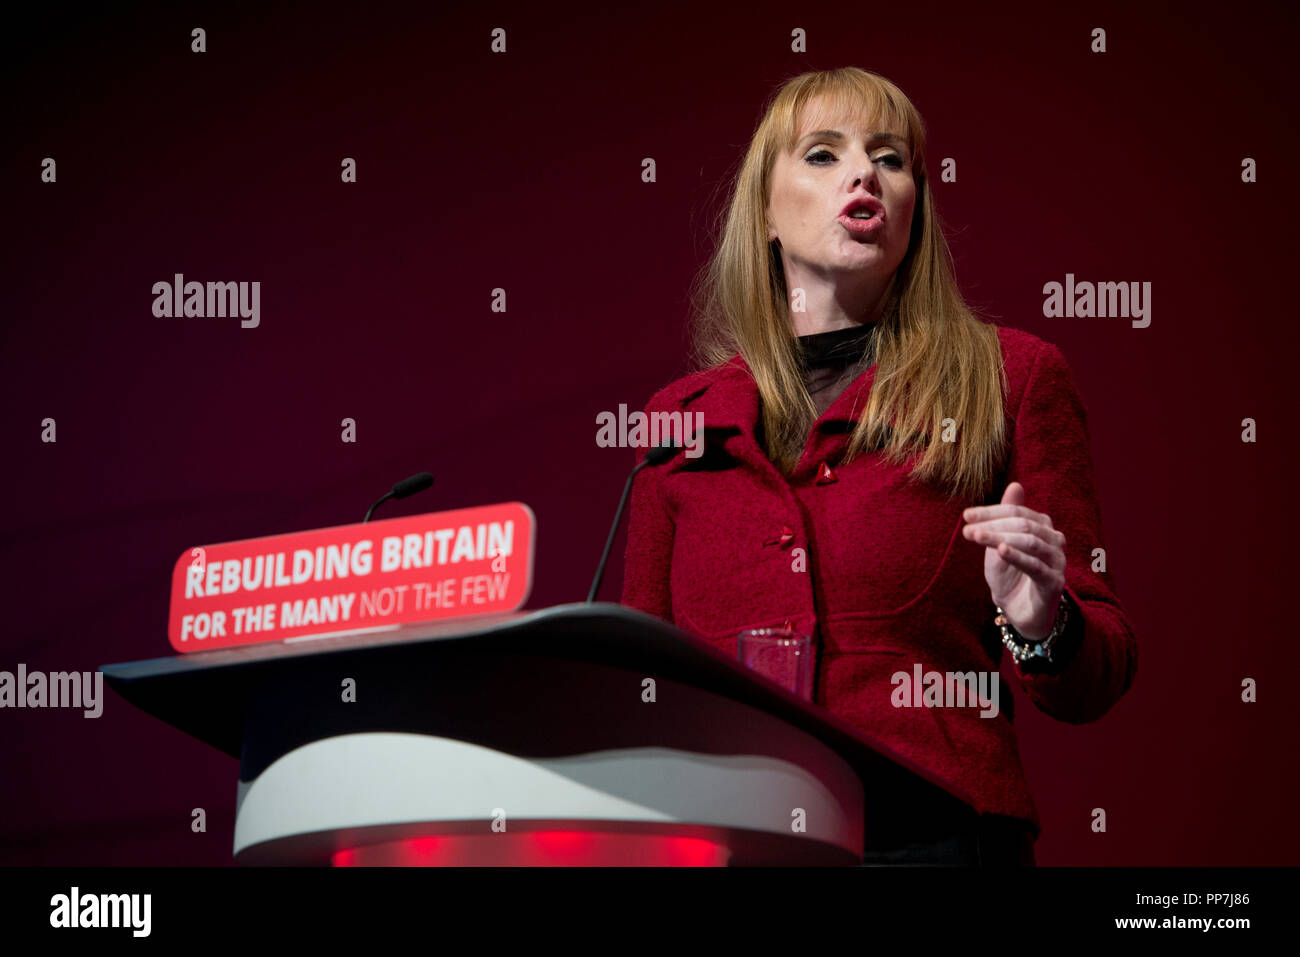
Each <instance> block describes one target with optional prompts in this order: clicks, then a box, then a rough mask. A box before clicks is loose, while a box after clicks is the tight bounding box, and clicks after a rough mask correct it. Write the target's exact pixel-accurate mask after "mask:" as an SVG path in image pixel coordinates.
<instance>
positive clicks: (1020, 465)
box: [622, 327, 1137, 827]
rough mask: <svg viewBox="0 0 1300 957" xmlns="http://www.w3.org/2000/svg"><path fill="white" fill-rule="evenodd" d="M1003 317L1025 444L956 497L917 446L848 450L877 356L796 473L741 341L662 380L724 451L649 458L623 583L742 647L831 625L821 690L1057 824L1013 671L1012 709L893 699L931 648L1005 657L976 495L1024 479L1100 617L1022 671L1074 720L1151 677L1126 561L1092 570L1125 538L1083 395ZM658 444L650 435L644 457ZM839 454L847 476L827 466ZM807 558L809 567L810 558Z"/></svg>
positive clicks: (654, 400)
mask: <svg viewBox="0 0 1300 957" xmlns="http://www.w3.org/2000/svg"><path fill="white" fill-rule="evenodd" d="M998 334H999V338H1000V340H1001V343H1002V355H1003V360H1004V362H1005V365H1006V371H1007V380H1008V385H1009V392H1008V395H1007V396H1006V398H1005V409H1006V415H1007V420H1008V421H1007V424H1008V429H1009V432H1008V434H1009V435H1010V437H1011V444H1010V454H1009V456H1008V459H1007V461H1006V463H1005V468H1004V470H1003V472H1002V474H1001V476H1000V478H999V481H998V485H997V494H996V496H995V497H992V498H989V499H987V500H986V501H985V502H974V501H961V500H959V499H953V500H952V501H951V502H945V501H944V498H943V495H942V493H940V492H936V491H932V490H927V489H926V488H925V487H923V486H920V485H913V486H907V485H905V484H904V483H903V477H904V475H905V474H906V468H907V466H905V465H900V466H888V465H886V464H885V463H884V461H883V459H882V457H881V456H880V455H879V454H878V453H860V454H859V455H858V457H857V458H856V459H854V460H853V461H852V462H851V463H849V464H841V461H840V460H841V458H842V455H843V453H844V451H845V449H846V448H847V446H848V440H849V434H848V431H849V430H850V429H851V424H852V423H853V422H855V421H856V414H857V410H859V409H862V408H864V407H865V404H866V397H867V394H868V390H869V389H870V388H871V382H872V380H873V379H874V377H875V372H876V368H875V366H874V365H873V366H872V367H870V368H869V369H867V371H866V372H864V373H863V374H862V375H860V376H859V377H858V378H857V379H856V380H854V381H853V382H852V383H851V384H850V385H849V387H848V388H847V389H845V391H844V392H843V393H842V394H841V395H840V396H839V397H838V398H837V399H836V400H835V402H834V403H833V404H832V405H831V406H830V408H828V409H827V410H826V412H825V413H824V414H823V415H822V416H821V417H820V418H819V419H818V420H817V422H816V424H815V425H814V426H813V429H812V432H811V434H810V438H809V440H808V443H807V445H806V446H805V448H804V451H803V455H802V458H801V459H800V462H799V466H798V468H797V469H796V471H795V472H794V474H793V475H792V476H790V478H789V479H788V480H787V479H786V478H785V477H784V476H782V475H781V473H780V472H779V471H778V470H777V469H776V467H775V466H774V465H772V463H771V462H770V461H769V459H768V458H767V456H766V455H764V453H763V451H762V449H761V448H760V447H759V445H758V443H757V441H756V439H755V437H754V430H755V426H756V425H757V423H758V421H759V407H758V398H759V397H758V389H757V387H756V386H755V384H754V382H753V379H752V376H751V375H750V371H749V366H748V364H747V363H746V362H745V361H744V359H743V358H741V357H740V356H739V355H737V356H734V357H733V358H732V359H731V361H730V362H728V363H726V364H724V365H722V366H720V367H717V368H714V369H710V370H708V371H705V372H700V373H693V374H691V375H688V376H685V377H683V378H681V379H678V380H677V381H675V382H673V383H671V384H669V385H668V386H666V387H665V388H663V389H661V390H660V391H659V392H656V393H655V394H654V395H653V396H652V397H651V398H650V401H649V402H648V403H647V405H646V408H645V411H646V412H647V414H649V413H653V412H674V411H678V412H690V413H696V412H698V413H701V414H702V420H701V422H702V425H703V427H704V435H705V453H704V454H703V455H702V456H700V457H698V458H691V457H688V456H686V455H685V454H684V453H678V454H677V455H676V456H675V457H674V458H673V459H672V460H671V461H669V462H668V463H667V464H666V465H660V466H650V467H648V468H646V469H644V470H643V471H642V472H641V473H640V474H638V476H637V478H636V480H635V482H634V485H633V492H632V501H631V514H630V518H629V531H628V544H627V553H626V565H625V572H624V583H623V597H622V602H623V604H625V605H629V606H631V607H633V608H638V609H640V610H642V611H645V612H647V613H649V614H652V615H655V616H657V617H659V618H662V619H664V620H665V621H667V622H670V623H672V624H675V625H676V626H677V627H678V628H681V629H682V630H683V631H686V632H688V633H690V634H692V635H694V636H696V637H698V638H702V639H704V640H706V641H709V642H710V643H713V644H715V645H716V646H717V647H719V648H720V649H722V650H724V651H725V652H727V653H728V654H732V655H734V654H735V653H736V633H737V632H739V631H741V630H742V629H744V628H749V627H761V626H766V625H780V624H783V623H784V622H786V621H790V622H791V623H793V624H794V625H795V626H796V627H797V628H798V629H799V630H800V631H802V632H804V633H805V634H810V635H813V636H814V639H815V640H816V641H817V642H818V646H819V651H818V658H817V678H816V689H817V690H816V693H815V701H816V703H817V704H820V705H821V706H823V707H825V708H826V709H827V710H829V711H831V712H833V713H835V714H837V715H839V716H840V717H842V718H843V719H845V720H846V721H847V722H848V723H850V724H852V725H854V726H855V727H857V728H859V729H860V730H861V731H862V732H864V733H865V734H866V735H867V736H868V737H869V738H870V739H872V740H875V741H878V742H881V743H882V744H885V745H887V746H888V748H889V749H891V750H892V751H894V752H895V753H897V754H899V755H901V756H903V757H905V758H907V759H909V760H911V761H913V762H914V763H915V764H917V765H919V766H920V767H922V768H924V769H927V770H929V771H930V772H932V773H933V775H934V776H935V777H936V778H937V779H939V780H941V781H948V782H951V783H952V784H953V785H955V788H954V790H955V793H959V794H962V793H964V794H965V795H966V796H968V797H969V798H970V799H971V800H973V801H974V803H975V805H976V810H977V811H979V812H981V813H996V814H1005V815H1010V816H1013V817H1019V818H1024V819H1026V820H1029V821H1032V822H1033V824H1034V826H1035V827H1038V826H1039V819H1038V813H1037V810H1036V808H1035V807H1034V802H1033V799H1032V797H1031V796H1030V793H1029V788H1028V784H1027V782H1026V780H1025V774H1024V770H1023V768H1022V766H1021V760H1020V753H1019V749H1018V747H1017V744H1016V735H1015V731H1014V728H1013V725H1012V720H1011V707H1012V705H1011V702H1012V696H1011V693H1010V690H1009V689H1008V688H1007V687H1006V686H1005V685H1003V686H1002V687H1001V688H1000V691H999V713H998V715H997V716H996V717H981V716H980V713H979V711H980V709H979V708H978V707H966V708H960V707H958V708H926V707H919V708H895V707H894V706H893V705H892V704H891V695H892V693H893V692H894V690H895V687H896V686H895V684H894V683H892V682H891V680H890V679H891V675H893V674H894V673H895V672H897V671H906V672H912V671H913V667H914V664H915V663H920V664H921V665H922V666H923V671H927V672H928V671H931V670H936V671H940V672H948V671H960V672H966V671H994V672H995V671H997V670H998V669H999V665H1000V662H1001V660H1002V655H1003V650H1004V649H1003V646H1002V644H1001V641H1000V634H999V632H998V629H997V626H996V625H994V624H993V617H994V615H995V614H996V611H995V606H994V604H993V599H992V596H991V595H990V593H989V587H988V584H987V582H986V581H985V580H984V549H985V546H984V545H982V544H979V543H976V542H972V541H968V540H966V539H965V538H964V537H963V536H962V534H961V528H962V525H963V524H964V522H963V520H962V517H961V513H962V510H963V509H964V508H966V507H968V506H970V505H979V504H995V503H997V502H998V501H1000V500H1001V497H1002V490H1003V489H1004V488H1005V487H1006V485H1007V484H1008V483H1010V482H1012V481H1019V482H1020V483H1021V484H1022V485H1023V486H1024V488H1025V502H1026V505H1027V506H1028V507H1030V508H1032V509H1034V510H1036V511H1040V512H1045V513H1046V514H1048V515H1050V516H1051V518H1052V523H1053V525H1054V526H1055V527H1056V528H1057V529H1058V530H1059V531H1061V532H1063V533H1064V534H1065V537H1066V545H1065V552H1066V560H1067V564H1066V571H1065V580H1066V590H1067V591H1068V592H1069V594H1070V597H1071V598H1072V599H1074V601H1075V603H1076V604H1077V605H1078V607H1079V608H1080V609H1082V612H1083V626H1084V627H1083V630H1082V638H1081V641H1080V643H1079V644H1078V645H1077V651H1076V653H1075V654H1074V655H1073V657H1071V658H1070V659H1069V662H1068V664H1067V665H1066V666H1065V668H1064V669H1063V670H1062V671H1061V672H1060V673H1059V674H1023V673H1021V672H1020V671H1019V670H1015V674H1016V676H1017V680H1019V681H1020V683H1021V686H1022V687H1023V688H1024V690H1025V691H1026V693H1027V694H1028V697H1029V698H1030V700H1032V701H1033V702H1034V704H1035V705H1036V706H1037V707H1038V708H1039V709H1041V710H1042V711H1044V712H1046V713H1047V714H1049V715H1051V716H1052V717H1054V718H1057V719H1059V720H1062V721H1068V722H1072V723H1082V722H1086V721H1094V720H1096V719H1097V718H1100V717H1101V716H1102V715H1103V714H1105V713H1106V711H1107V710H1108V709H1109V708H1110V707H1111V705H1113V704H1114V703H1115V702H1116V701H1117V700H1119V698H1120V697H1121V696H1122V695H1123V694H1124V692H1125V691H1126V690H1127V689H1128V687H1129V685H1130V684H1131V683H1132V681H1133V675H1134V672H1135V670H1136V667H1137V646H1136V642H1135V639H1134V635H1133V629H1132V627H1131V625H1130V624H1129V621H1128V618H1127V617H1126V616H1125V613H1124V610H1123V609H1122V608H1121V607H1120V603H1119V600H1118V598H1117V597H1116V594H1115V588H1114V581H1113V578H1112V576H1111V575H1110V573H1109V572H1096V571H1093V570H1092V568H1093V563H1094V558H1093V550H1094V549H1097V548H1105V546H1106V541H1105V538H1104V536H1103V535H1102V528H1101V514H1100V510H1099V508H1098V505H1097V498H1096V493H1095V490H1094V487H1093V470H1092V460H1091V454H1090V451H1089V438H1088V429H1087V422H1086V410H1085V407H1084V404H1083V401H1082V399H1081V398H1080V396H1079V392H1078V389H1077V387H1076V386H1075V384H1074V381H1073V378H1072V376H1071V374H1070V371H1069V367H1068V366H1067V365H1066V361H1065V357H1064V355H1063V354H1062V353H1061V351H1060V350H1059V349H1058V348H1057V347H1056V346H1054V345H1051V344H1050V343H1047V342H1045V341H1043V340H1042V339H1040V338H1038V337H1037V336H1034V335H1031V334H1029V333H1027V332H1022V331H1020V330H1016V329H1010V328H1005V327H999V328H998ZM694 418H695V417H694V416H693V415H692V416H691V419H692V420H694ZM688 421H689V420H688ZM846 422H847V423H849V424H848V425H846V424H845V423H846ZM645 452H646V448H645V447H644V446H643V447H640V448H638V449H637V450H636V460H637V461H638V462H639V461H640V460H641V459H642V458H643V457H644V455H645ZM913 461H914V460H913ZM822 463H827V464H828V465H829V466H830V468H831V471H832V478H833V480H831V481H826V477H825V476H823V479H822V481H820V482H819V481H818V472H819V467H820V466H821V465H822ZM908 464H909V465H910V464H911V463H910V462H909V463H908ZM796 549H803V555H805V556H806V557H805V559H804V560H803V561H802V562H799V561H797V560H796V559H798V558H799V555H800V553H799V552H796ZM801 565H802V566H803V567H806V571H802V570H795V569H797V568H799V567H800V566H801ZM1013 668H1014V666H1013Z"/></svg>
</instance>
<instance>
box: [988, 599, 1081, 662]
mask: <svg viewBox="0 0 1300 957" xmlns="http://www.w3.org/2000/svg"><path fill="white" fill-rule="evenodd" d="M1069 603H1070V596H1069V595H1068V594H1067V593H1066V592H1064V591H1062V592H1061V601H1060V603H1059V604H1058V605H1057V606H1056V620H1055V621H1054V622H1053V623H1052V631H1051V633H1050V634H1048V635H1046V636H1044V637H1042V638H1038V639H1034V638H1026V637H1025V636H1024V635H1022V634H1020V632H1018V631H1016V629H1015V626H1014V625H1012V624H1011V619H1009V618H1007V616H1006V613H1005V612H1004V611H1003V610H1002V607H1001V606H1000V605H995V606H994V607H995V608H997V610H998V613H997V617H995V618H994V619H993V623H994V624H995V625H997V626H998V629H999V630H1000V631H1001V632H1002V644H1004V645H1006V647H1007V650H1008V651H1010V652H1011V658H1012V660H1013V661H1015V663H1016V664H1018V665H1023V664H1024V663H1025V662H1026V661H1032V660H1035V659H1037V660H1040V661H1045V662H1047V663H1048V664H1056V659H1055V658H1054V657H1052V648H1053V646H1054V645H1055V644H1056V640H1057V639H1058V638H1060V637H1061V635H1063V634H1064V633H1065V626H1066V623H1067V622H1068V621H1069V620H1070V610H1069V607H1068V606H1069Z"/></svg>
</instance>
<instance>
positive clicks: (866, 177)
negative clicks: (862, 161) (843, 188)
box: [849, 161, 878, 193]
mask: <svg viewBox="0 0 1300 957" xmlns="http://www.w3.org/2000/svg"><path fill="white" fill-rule="evenodd" d="M877 185H878V184H877V183H876V166H875V164H874V163H872V162H870V161H868V162H867V165H866V166H863V167H861V172H859V173H858V174H857V175H856V176H854V177H853V182H852V183H851V184H850V185H849V192H852V191H853V190H855V189H857V188H858V187H859V186H865V187H866V189H867V192H869V193H874V192H876V186H877Z"/></svg>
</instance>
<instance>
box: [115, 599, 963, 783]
mask: <svg viewBox="0 0 1300 957" xmlns="http://www.w3.org/2000/svg"><path fill="white" fill-rule="evenodd" d="M448 653H455V654H465V653H471V654H485V655H501V654H526V655H531V656H540V657H543V658H550V659H555V660H557V661H565V660H568V661H584V662H590V663H594V664H602V665H607V666H610V667H615V668H622V669H625V670H629V671H635V672H644V673H652V674H655V675H659V676H662V677H664V678H667V679H669V680H673V681H678V682H682V683H685V684H689V685H693V686H695V687H699V688H703V689H706V690H708V691H710V692H712V693H715V694H720V695H724V696H726V697H728V698H731V699H733V700H736V701H739V702H742V703H744V704H747V705H750V706H752V707H754V708H758V709H760V710H763V711H766V712H767V713H769V714H772V715H774V716H776V717H778V718H781V719H782V720H784V721H786V722H788V723H789V724H791V725H793V726H795V727H798V728H800V729H801V730H803V731H805V732H806V733H808V734H810V735H812V736H814V737H816V738H817V739H819V740H821V741H822V742H823V743H825V744H826V745H828V746H829V747H831V748H833V749H834V750H835V751H836V752H837V753H839V754H840V755H841V757H843V758H844V759H845V760H846V761H848V762H849V763H850V764H851V765H852V766H853V767H854V768H855V770H856V771H857V772H858V773H859V775H860V776H862V777H863V780H864V782H866V781H868V780H869V779H874V780H876V781H877V783H881V784H883V783H884V782H885V781H886V780H888V779H893V780H897V779H898V778H899V777H900V775H901V776H902V777H905V778H908V779H911V783H912V784H913V785H915V784H920V783H921V782H924V783H925V784H928V785H931V786H932V787H933V788H936V789H938V790H941V791H943V792H945V794H946V795H947V796H950V797H955V798H957V799H958V800H960V801H962V802H963V803H965V804H967V805H972V806H973V802H972V801H971V800H970V799H969V798H968V797H967V796H966V795H963V794H961V793H959V792H957V791H954V789H953V788H952V786H951V785H950V784H949V783H947V782H944V781H941V780H939V779H938V778H937V777H935V776H934V775H932V774H931V773H930V772H929V771H928V770H926V769H923V768H921V767H919V766H917V765H915V764H914V763H912V762H910V761H908V760H907V759H905V758H902V757H901V756H899V755H897V754H895V753H893V752H892V751H891V749H890V748H889V747H888V746H887V745H885V744H883V743H881V742H876V741H873V740H871V738H870V737H869V736H868V735H865V734H863V733H862V732H860V731H859V730H857V729H856V728H854V727H852V726H851V725H849V724H848V723H847V722H845V721H843V720H842V719H840V718H838V717H837V716H835V715H834V714H832V713H831V712H829V711H827V710H826V709H825V708H822V707H820V706H819V705H816V704H812V703H810V702H807V701H804V700H803V699H801V698H799V697H798V696H796V695H794V694H792V693H791V692H789V691H787V690H786V689H784V688H782V687H780V686H779V685H777V684H775V683H773V682H771V681H768V680H767V679H765V678H763V677H762V676H759V675H757V674H755V673H754V672H752V671H751V670H750V669H748V668H746V667H745V666H744V665H743V664H741V663H740V662H739V661H737V660H735V659H734V658H733V657H731V656H728V655H726V654H723V653H722V652H721V651H719V650H718V649H716V648H714V647H713V646H712V645H709V644H708V643H707V642H704V641H702V640H699V639H696V638H694V637H692V636H690V635H687V634H686V633H684V632H682V631H681V630H680V629H677V628H675V627H673V626H672V625H670V624H668V623H667V622H665V621H662V620H660V619H658V618H656V617H654V616H652V615H647V614H645V613H643V612H640V611H637V610H635V609H632V608H628V607H626V606H624V605H619V604H614V603H605V602H600V603H590V604H588V603H575V604H566V605H556V606H552V607H550V608H543V609H540V610H537V611H531V612H529V611H517V612H512V613H509V614H505V615H491V616H481V617H475V618H461V619H456V620H453V621H445V622H424V623H415V624H408V625H401V626H398V627H395V628H392V627H390V628H387V629H383V630H374V631H368V632H352V633H338V634H334V635H330V636H324V637H313V638H298V639H289V640H287V641H275V642H267V643H264V644H255V645H244V646H241V647H237V648H221V649H216V650H213V651H201V652H193V653H190V654H184V655H168V656H166V657H161V658H149V659H145V660H141V661H133V662H123V663H119V664H109V665H103V666H101V667H100V669H99V670H100V671H102V672H103V674H104V677H105V680H106V681H107V682H108V684H109V686H110V687H111V688H112V689H113V690H114V691H116V692H117V693H118V694H119V695H121V696H122V697H123V698H125V699H126V700H127V701H129V702H131V703H132V704H134V705H135V706H136V707H138V708H140V709H141V710H142V711H145V712H146V713H148V714H151V715H153V716H154V717H157V718H159V719H160V720H162V721H165V722H167V723H168V724H171V725H173V726H174V727H176V728H179V729H180V730H182V731H184V732H186V733H187V734H189V735H191V736H193V737H195V738H198V739H199V740H200V741H203V742H205V743H207V744H210V745H212V746H213V747H215V748H217V749H219V750H221V751H223V752H225V753H226V754H229V755H231V756H233V757H239V756H240V749H241V745H242V741H243V733H244V719H245V706H246V704H247V701H248V700H249V696H250V695H251V694H252V692H253V691H254V689H255V688H256V687H257V686H258V685H260V684H262V683H263V682H264V681H267V680H269V679H272V678H274V677H276V676H277V675H281V674H284V673H286V672H288V671H291V670H293V669H295V668H300V667H303V666H304V665H306V664H307V663H309V662H322V661H325V660H326V659H327V658H330V657H331V656H333V657H334V658H335V660H338V661H339V662H340V663H343V662H347V663H352V662H357V663H362V662H364V663H365V664H366V665H369V666H381V667H382V666H383V665H384V664H385V662H386V661H388V660H391V661H392V662H393V663H394V666H398V665H399V664H401V665H402V666H406V665H408V664H409V663H410V662H411V661H412V658H411V656H412V655H413V654H414V655H417V656H419V657H420V659H421V660H424V659H427V660H428V661H429V662H430V663H432V664H436V662H437V659H438V657H439V656H442V655H446V654H448ZM915 779H919V781H918V780H915ZM923 786H924V785H923Z"/></svg>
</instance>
